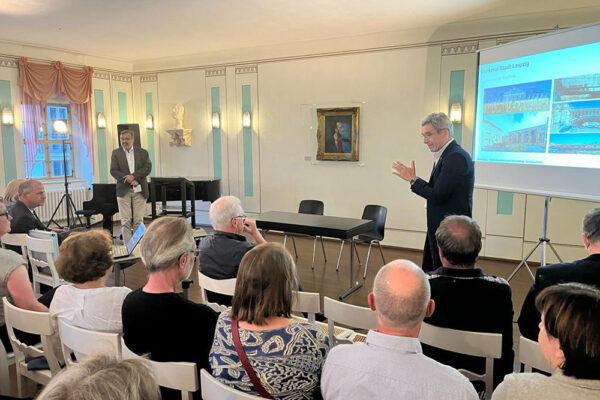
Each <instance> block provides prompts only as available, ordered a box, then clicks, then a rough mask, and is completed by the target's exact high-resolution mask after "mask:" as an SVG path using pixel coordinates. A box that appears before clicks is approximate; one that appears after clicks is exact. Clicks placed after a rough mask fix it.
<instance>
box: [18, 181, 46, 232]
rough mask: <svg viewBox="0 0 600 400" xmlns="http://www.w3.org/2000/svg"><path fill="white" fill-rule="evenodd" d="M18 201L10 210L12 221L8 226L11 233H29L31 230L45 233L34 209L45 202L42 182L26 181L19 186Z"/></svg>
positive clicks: (44, 227) (43, 226) (44, 228)
mask: <svg viewBox="0 0 600 400" xmlns="http://www.w3.org/2000/svg"><path fill="white" fill-rule="evenodd" d="M18 196H19V199H18V200H17V202H16V203H15V204H14V205H13V207H12V209H11V210H10V215H12V217H13V219H12V222H11V224H10V226H11V228H12V232H13V233H29V231H30V230H32V229H39V230H43V231H46V230H48V229H47V228H46V226H45V225H44V224H43V223H42V221H40V219H39V218H38V216H37V214H36V213H35V211H34V209H35V208H37V207H41V206H43V205H44V203H45V202H46V191H45V190H44V185H42V182H40V181H36V180H34V179H30V180H26V181H24V182H23V183H21V184H20V185H19V194H18Z"/></svg>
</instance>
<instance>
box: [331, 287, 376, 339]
mask: <svg viewBox="0 0 600 400" xmlns="http://www.w3.org/2000/svg"><path fill="white" fill-rule="evenodd" d="M323 311H324V313H325V317H326V318H327V328H328V331H329V340H330V342H331V343H332V344H333V346H335V345H336V344H339V343H342V341H340V340H338V339H337V338H336V337H335V334H334V326H335V323H340V324H343V325H346V326H349V327H351V328H357V329H377V314H376V313H375V311H373V310H371V309H370V308H367V307H359V306H355V305H352V304H347V303H342V302H341V301H337V300H334V299H332V298H330V297H325V298H323ZM338 342H339V343H338ZM343 342H344V343H348V341H343ZM350 343H351V342H350Z"/></svg>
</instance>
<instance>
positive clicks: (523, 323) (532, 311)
mask: <svg viewBox="0 0 600 400" xmlns="http://www.w3.org/2000/svg"><path fill="white" fill-rule="evenodd" d="M583 244H584V245H585V249H586V251H587V254H588V257H586V258H584V259H582V260H576V261H573V262H563V263H558V264H553V265H547V266H545V267H540V268H538V270H537V272H536V274H535V282H534V283H533V285H532V286H531V288H530V289H529V293H527V297H525V301H524V302H523V307H521V314H519V320H518V323H519V330H520V331H521V335H523V336H525V337H526V338H528V339H531V340H535V341H537V338H538V333H539V328H538V324H539V323H540V320H541V316H540V313H539V312H538V311H537V309H536V308H535V298H536V296H537V295H538V294H539V293H540V292H541V291H542V290H544V289H545V288H547V287H548V286H553V285H557V284H559V283H567V282H577V283H584V284H586V285H592V286H596V287H598V288H600V207H596V208H593V209H591V210H590V211H588V212H587V214H585V216H584V217H583Z"/></svg>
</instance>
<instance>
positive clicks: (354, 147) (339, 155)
mask: <svg viewBox="0 0 600 400" xmlns="http://www.w3.org/2000/svg"><path fill="white" fill-rule="evenodd" d="M359 111H360V107H344V108H317V120H318V127H317V143H318V146H317V160H329V161H358V126H359V125H358V120H359Z"/></svg>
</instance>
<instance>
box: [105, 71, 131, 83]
mask: <svg viewBox="0 0 600 400" xmlns="http://www.w3.org/2000/svg"><path fill="white" fill-rule="evenodd" d="M110 79H111V80H113V81H118V82H131V75H125V74H114V73H111V74H110Z"/></svg>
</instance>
